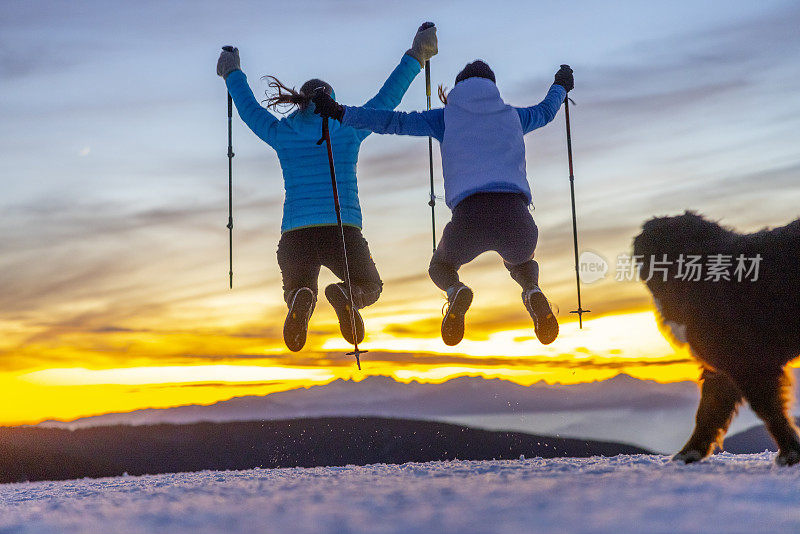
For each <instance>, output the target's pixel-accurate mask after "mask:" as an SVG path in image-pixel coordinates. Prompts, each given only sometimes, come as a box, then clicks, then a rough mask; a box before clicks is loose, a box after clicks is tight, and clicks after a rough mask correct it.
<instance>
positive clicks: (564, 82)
mask: <svg viewBox="0 0 800 534" xmlns="http://www.w3.org/2000/svg"><path fill="white" fill-rule="evenodd" d="M553 84H555V85H560V86H561V87H563V88H564V89H566V90H567V92H568V93H569V92H570V91H572V88H573V87H575V79H574V78H573V77H572V69H571V68H570V66H569V65H561V68H560V69H558V72H556V78H555V80H554V81H553Z"/></svg>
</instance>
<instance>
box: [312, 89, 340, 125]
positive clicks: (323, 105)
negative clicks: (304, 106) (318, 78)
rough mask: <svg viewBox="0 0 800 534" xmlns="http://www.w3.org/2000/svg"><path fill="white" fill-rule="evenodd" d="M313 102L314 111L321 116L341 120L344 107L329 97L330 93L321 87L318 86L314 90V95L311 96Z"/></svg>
mask: <svg viewBox="0 0 800 534" xmlns="http://www.w3.org/2000/svg"><path fill="white" fill-rule="evenodd" d="M311 101H312V102H314V113H316V114H317V115H320V116H322V117H330V118H332V119H336V120H337V121H339V122H341V121H342V117H344V108H343V107H342V106H340V105H339V104H338V103H336V100H334V99H333V98H331V95H329V94H328V93H326V92H325V89H324V88H323V87H318V88H317V90H316V91H314V96H312V97H311Z"/></svg>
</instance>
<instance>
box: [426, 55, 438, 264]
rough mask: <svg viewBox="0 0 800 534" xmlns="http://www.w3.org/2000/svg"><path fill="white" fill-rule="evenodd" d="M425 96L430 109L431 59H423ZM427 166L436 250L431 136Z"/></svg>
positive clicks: (429, 203)
mask: <svg viewBox="0 0 800 534" xmlns="http://www.w3.org/2000/svg"><path fill="white" fill-rule="evenodd" d="M425 96H426V98H427V99H428V111H430V109H431V60H430V59H428V60H426V61H425ZM428 168H429V169H430V175H431V198H430V199H429V200H428V206H430V207H431V235H432V236H433V251H434V252H436V193H435V192H434V190H433V138H432V137H430V136H429V137H428Z"/></svg>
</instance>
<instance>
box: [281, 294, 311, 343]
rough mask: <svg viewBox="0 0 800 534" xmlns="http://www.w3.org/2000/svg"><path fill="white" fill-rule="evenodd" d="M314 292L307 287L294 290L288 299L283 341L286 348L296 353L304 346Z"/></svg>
mask: <svg viewBox="0 0 800 534" xmlns="http://www.w3.org/2000/svg"><path fill="white" fill-rule="evenodd" d="M315 300H316V299H315V298H314V292H313V291H311V289H309V288H307V287H301V288H300V289H296V290H295V291H294V293H292V295H291V297H290V298H289V302H288V304H289V313H287V314H286V321H284V323H283V341H284V342H285V343H286V347H287V348H288V349H289V350H290V351H292V352H297V351H299V350H300V349H302V348H303V346H304V345H305V344H306V335H307V334H308V320H309V319H311V313H312V312H313V311H314V303H315Z"/></svg>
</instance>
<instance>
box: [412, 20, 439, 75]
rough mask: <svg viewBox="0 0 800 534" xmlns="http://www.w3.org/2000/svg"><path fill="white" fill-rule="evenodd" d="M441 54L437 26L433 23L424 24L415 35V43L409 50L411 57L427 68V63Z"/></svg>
mask: <svg viewBox="0 0 800 534" xmlns="http://www.w3.org/2000/svg"><path fill="white" fill-rule="evenodd" d="M438 53H439V41H438V40H437V38H436V26H435V25H434V24H433V22H424V23H423V24H422V26H420V27H419V29H418V30H417V34H416V35H414V42H413V43H412V44H411V48H409V49H408V52H406V54H408V55H409V56H411V57H413V58H414V59H416V60H417V61H419V64H420V65H422V66H425V62H426V61H428V60H429V59H430V58H432V57H433V56H435V55H436V54H438Z"/></svg>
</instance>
